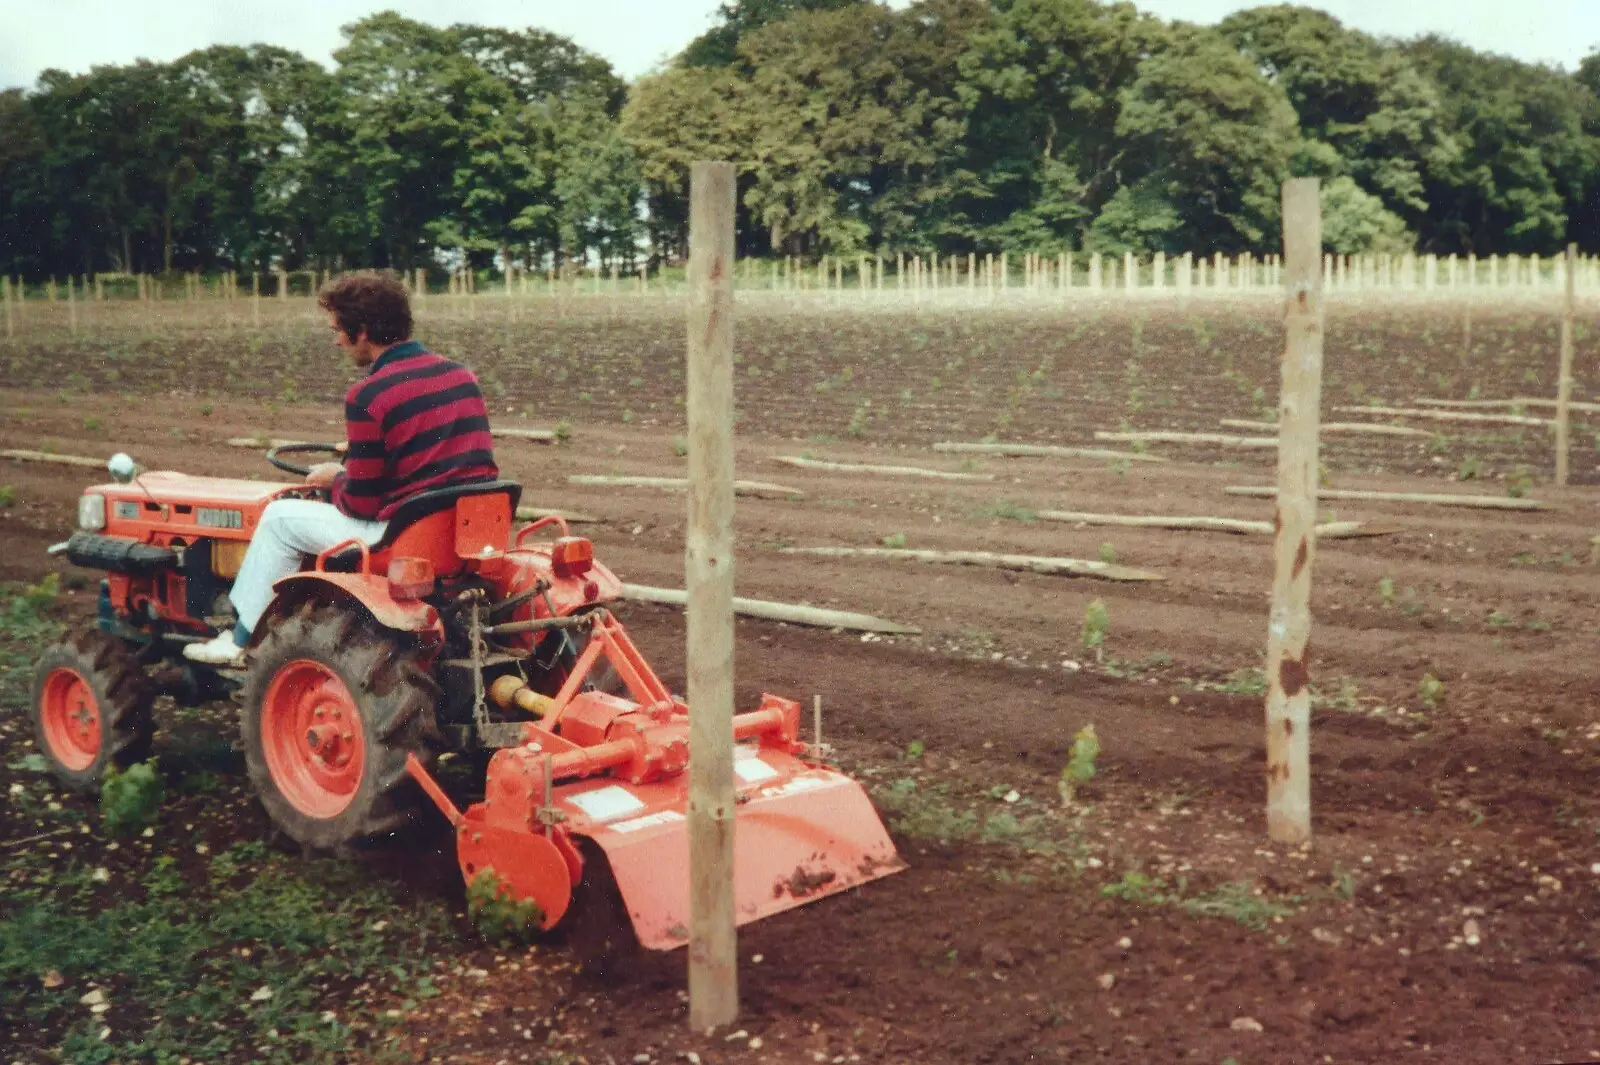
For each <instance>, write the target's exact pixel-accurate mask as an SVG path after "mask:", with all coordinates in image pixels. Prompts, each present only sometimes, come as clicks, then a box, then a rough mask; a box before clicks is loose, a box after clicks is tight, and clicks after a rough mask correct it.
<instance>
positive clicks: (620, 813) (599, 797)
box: [566, 784, 644, 821]
mask: <svg viewBox="0 0 1600 1065" xmlns="http://www.w3.org/2000/svg"><path fill="white" fill-rule="evenodd" d="M566 801H567V802H570V803H571V804H572V805H574V806H576V807H577V808H578V809H580V810H582V811H583V812H584V813H586V814H588V815H589V817H590V819H591V820H595V821H612V820H615V819H616V818H619V817H626V816H628V815H629V814H631V813H633V812H634V811H635V810H643V809H644V803H642V802H640V801H639V800H638V798H637V797H636V796H635V795H634V794H633V792H631V791H629V790H628V789H627V788H623V787H618V786H617V785H615V784H612V785H611V786H609V787H605V788H595V789H594V790H593V791H585V792H581V793H579V794H577V795H571V796H568V797H567V800H566Z"/></svg>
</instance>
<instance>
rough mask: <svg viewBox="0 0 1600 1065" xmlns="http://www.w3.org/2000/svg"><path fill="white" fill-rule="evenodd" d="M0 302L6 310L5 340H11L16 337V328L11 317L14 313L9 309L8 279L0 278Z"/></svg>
mask: <svg viewBox="0 0 1600 1065" xmlns="http://www.w3.org/2000/svg"><path fill="white" fill-rule="evenodd" d="M0 302H3V303H4V304H5V308H6V339H7V340H11V339H13V338H15V337H16V335H17V326H16V322H15V321H14V320H13V317H12V316H13V315H14V314H15V313H16V312H14V311H13V310H12V309H11V278H10V277H0Z"/></svg>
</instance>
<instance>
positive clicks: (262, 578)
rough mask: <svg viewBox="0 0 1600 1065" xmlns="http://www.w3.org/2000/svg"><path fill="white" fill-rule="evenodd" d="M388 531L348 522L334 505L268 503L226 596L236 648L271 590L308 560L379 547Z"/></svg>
mask: <svg viewBox="0 0 1600 1065" xmlns="http://www.w3.org/2000/svg"><path fill="white" fill-rule="evenodd" d="M388 525H389V523H388V522H386V521H363V520H362V519H360V518H352V517H350V516H349V515H348V514H345V513H344V512H343V511H341V510H340V509H339V508H338V507H336V506H334V505H333V504H332V503H320V502H318V501H316V500H314V499H278V500H274V501H273V502H271V503H268V504H267V509H266V510H264V511H262V512H261V522H260V524H258V525H257V526H256V532H255V535H254V536H253V537H251V538H250V547H249V550H247V551H246V552H245V555H244V562H243V563H242V564H241V565H240V566H239V576H238V577H236V578H234V581H233V591H231V592H229V593H228V598H229V599H231V600H233V609H234V611H235V612H236V613H237V614H238V615H239V624H238V626H237V627H236V628H235V629H234V638H235V639H236V640H237V641H238V642H239V644H240V646H243V645H244V641H245V640H247V639H249V636H250V633H252V632H254V631H255V627H256V623H257V622H259V621H260V620H261V615H262V614H264V613H266V610H267V605H268V604H269V603H271V602H272V586H273V585H274V584H276V583H277V582H278V581H279V580H281V579H282V578H284V577H287V576H289V575H290V574H291V573H298V572H299V571H300V570H301V568H302V567H303V566H304V565H305V558H306V556H307V555H311V556H316V555H319V554H321V553H322V552H324V551H326V550H327V549H328V548H330V547H332V546H333V545H334V544H337V543H342V542H343V541H345V540H350V539H356V540H360V541H362V542H363V543H367V544H373V543H377V542H378V540H379V539H380V538H381V537H382V536H383V530H384V529H386V528H388Z"/></svg>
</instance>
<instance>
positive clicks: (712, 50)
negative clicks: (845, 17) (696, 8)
mask: <svg viewBox="0 0 1600 1065" xmlns="http://www.w3.org/2000/svg"><path fill="white" fill-rule="evenodd" d="M867 2H868V0H733V3H731V4H721V5H719V6H718V7H717V18H718V19H720V21H719V22H718V23H717V25H716V26H713V27H712V28H711V29H709V30H707V31H706V32H705V33H702V34H701V35H700V36H699V37H696V38H695V39H694V40H693V41H691V42H689V47H687V48H685V49H684V50H683V55H682V56H681V59H682V62H683V64H684V65H685V66H690V67H730V66H733V65H734V64H735V63H736V62H738V61H739V42H740V41H742V40H743V39H744V38H745V36H746V35H747V34H750V33H753V32H755V31H756V30H758V29H760V28H761V27H762V26H765V25H766V24H767V23H769V22H782V21H783V20H784V19H786V18H788V17H789V16H790V15H794V14H797V13H799V12H801V11H836V10H838V9H839V8H842V7H855V6H859V5H861V4H865V3H867Z"/></svg>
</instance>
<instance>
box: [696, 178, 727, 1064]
mask: <svg viewBox="0 0 1600 1065" xmlns="http://www.w3.org/2000/svg"><path fill="white" fill-rule="evenodd" d="M733 216H734V180H733V164H732V163H695V164H694V166H693V169H692V171H691V175H690V182H689V368H688V415H689V524H688V534H687V543H686V545H685V550H684V575H685V579H686V583H687V590H688V593H689V604H688V642H689V661H688V677H689V706H690V707H691V708H692V709H691V712H690V717H689V750H690V751H691V752H692V753H691V755H690V759H689V1026H690V1027H691V1028H693V1029H694V1030H695V1031H702V1032H703V1031H705V1030H706V1029H708V1028H715V1027H717V1026H718V1025H724V1024H729V1023H731V1022H732V1021H733V1019H734V1018H735V1017H736V1016H738V1013H739V972H738V953H737V950H738V935H737V931H736V927H735V924H736V922H735V917H734V907H733V832H734V798H735V796H734V786H733V278H732V276H731V275H730V274H729V270H730V268H731V265H732V263H733Z"/></svg>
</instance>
